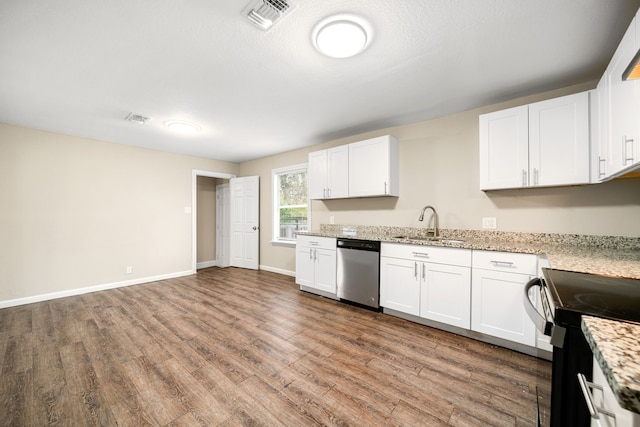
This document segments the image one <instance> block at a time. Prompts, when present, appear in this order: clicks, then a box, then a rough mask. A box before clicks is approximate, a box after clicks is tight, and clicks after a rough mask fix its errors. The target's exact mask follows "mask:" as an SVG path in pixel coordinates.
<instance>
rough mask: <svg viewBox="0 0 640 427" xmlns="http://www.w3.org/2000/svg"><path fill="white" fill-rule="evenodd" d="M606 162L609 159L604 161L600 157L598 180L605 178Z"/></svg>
mask: <svg viewBox="0 0 640 427" xmlns="http://www.w3.org/2000/svg"><path fill="white" fill-rule="evenodd" d="M606 162H607V159H603V158H602V157H600V156H598V178H604V176H605V174H606V171H605V168H604V167H603V165H604V166H606V165H607V163H606Z"/></svg>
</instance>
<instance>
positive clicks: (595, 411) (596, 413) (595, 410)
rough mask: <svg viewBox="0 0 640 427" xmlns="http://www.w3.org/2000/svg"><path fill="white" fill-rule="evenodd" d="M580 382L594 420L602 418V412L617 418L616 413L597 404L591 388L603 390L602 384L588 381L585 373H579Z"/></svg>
mask: <svg viewBox="0 0 640 427" xmlns="http://www.w3.org/2000/svg"><path fill="white" fill-rule="evenodd" d="M578 382H579V383H580V388H581V389H582V395H583V396H584V400H585V402H587V408H588V409H589V414H591V418H593V419H594V420H599V419H600V414H602V415H606V416H608V417H611V418H613V419H615V418H616V414H614V413H613V412H611V411H608V410H606V409H604V408H603V407H601V406H596V403H595V401H594V399H593V394H592V393H591V390H590V388H594V389H596V390H600V391H602V386H601V385H598V384H594V383H592V382H589V381H587V378H586V377H585V376H584V375H583V374H580V373H579V374H578Z"/></svg>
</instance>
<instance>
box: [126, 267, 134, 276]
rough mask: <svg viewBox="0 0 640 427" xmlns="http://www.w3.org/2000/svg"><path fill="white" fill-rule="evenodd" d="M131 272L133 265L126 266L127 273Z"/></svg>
mask: <svg viewBox="0 0 640 427" xmlns="http://www.w3.org/2000/svg"><path fill="white" fill-rule="evenodd" d="M131 273H133V267H131V266H130V265H128V266H127V274H131Z"/></svg>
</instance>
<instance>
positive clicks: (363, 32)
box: [312, 15, 372, 58]
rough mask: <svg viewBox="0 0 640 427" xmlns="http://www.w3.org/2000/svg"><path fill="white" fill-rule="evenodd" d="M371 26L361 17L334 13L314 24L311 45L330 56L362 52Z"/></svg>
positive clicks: (347, 55)
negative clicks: (334, 14)
mask: <svg viewBox="0 0 640 427" xmlns="http://www.w3.org/2000/svg"><path fill="white" fill-rule="evenodd" d="M371 33H372V31H371V26H370V25H369V24H368V23H367V22H366V21H365V20H363V19H362V18H360V17H357V16H352V15H336V16H332V17H329V18H327V19H324V20H322V21H321V22H320V23H318V25H316V27H315V29H314V31H313V34H312V37H313V45H314V46H315V47H316V49H318V50H319V51H320V52H321V53H323V54H325V55H327V56H330V57H332V58H349V57H351V56H354V55H357V54H358V53H360V52H362V51H363V50H364V49H365V48H366V47H367V46H368V45H369V42H370V41H371Z"/></svg>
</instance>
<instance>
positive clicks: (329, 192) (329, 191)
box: [327, 188, 331, 199]
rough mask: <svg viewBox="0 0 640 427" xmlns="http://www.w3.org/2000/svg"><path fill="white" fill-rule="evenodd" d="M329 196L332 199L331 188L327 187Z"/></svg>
mask: <svg viewBox="0 0 640 427" xmlns="http://www.w3.org/2000/svg"><path fill="white" fill-rule="evenodd" d="M327 197H328V198H329V199H330V198H331V189H330V188H327Z"/></svg>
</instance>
